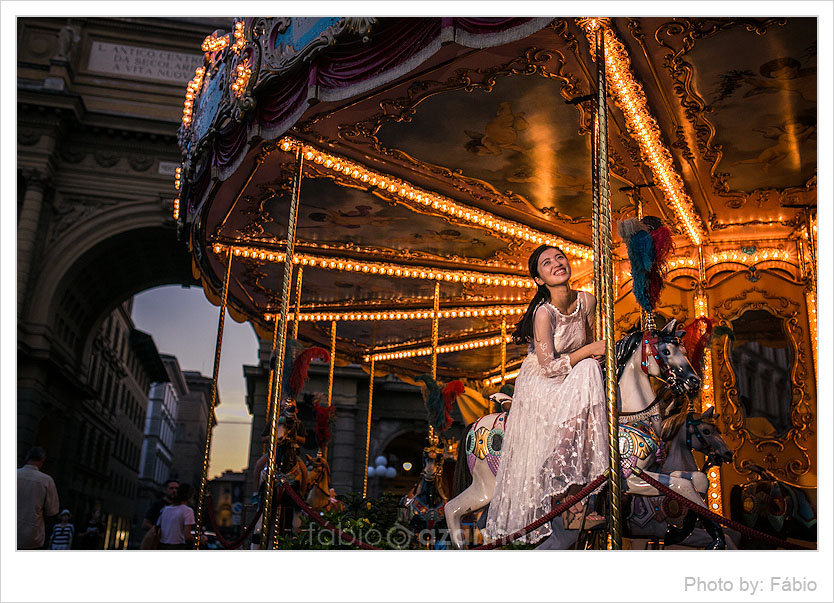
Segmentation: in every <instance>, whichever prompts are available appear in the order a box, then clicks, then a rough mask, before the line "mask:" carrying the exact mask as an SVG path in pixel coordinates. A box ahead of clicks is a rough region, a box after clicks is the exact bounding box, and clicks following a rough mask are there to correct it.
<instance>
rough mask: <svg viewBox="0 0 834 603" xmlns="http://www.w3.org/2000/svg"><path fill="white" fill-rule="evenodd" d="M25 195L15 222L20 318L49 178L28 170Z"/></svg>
mask: <svg viewBox="0 0 834 603" xmlns="http://www.w3.org/2000/svg"><path fill="white" fill-rule="evenodd" d="M25 177H26V193H25V195H24V197H23V207H22V208H21V210H20V216H19V218H18V221H17V315H18V317H20V315H21V313H22V308H23V307H24V301H25V300H26V293H27V288H28V284H29V274H30V272H31V268H32V257H33V256H34V250H35V243H36V242H37V236H38V224H39V223H40V218H41V209H42V207H43V199H44V192H45V191H46V189H47V187H48V186H49V178H48V177H47V176H46V175H45V174H44V173H43V172H41V171H40V170H30V171H29V172H28V173H26V174H25Z"/></svg>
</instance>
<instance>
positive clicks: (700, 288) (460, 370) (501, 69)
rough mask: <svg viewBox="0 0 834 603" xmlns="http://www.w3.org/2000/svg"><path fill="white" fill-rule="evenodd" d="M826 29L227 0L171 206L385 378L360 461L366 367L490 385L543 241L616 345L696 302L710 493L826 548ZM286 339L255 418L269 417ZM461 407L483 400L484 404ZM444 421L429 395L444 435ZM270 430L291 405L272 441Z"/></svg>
mask: <svg viewBox="0 0 834 603" xmlns="http://www.w3.org/2000/svg"><path fill="white" fill-rule="evenodd" d="M816 31H817V30H816V22H815V19H813V18H744V19H731V18H716V19H709V18H698V19H689V18H685V17H668V18H666V17H650V18H646V17H641V18H626V17H617V18H611V19H596V18H595V19H591V18H588V19H582V18H550V17H547V18H445V17H444V18H439V17H438V18H429V17H426V18H370V17H369V18H337V17H334V18H304V19H302V18H289V17H274V18H266V17H247V18H240V19H237V20H236V21H235V27H234V30H233V31H231V32H223V31H217V32H215V33H214V34H212V35H211V36H209V37H208V38H206V40H205V42H204V43H203V47H202V49H203V51H204V52H205V62H204V64H203V65H202V66H201V67H200V68H198V69H197V72H196V73H195V75H194V78H193V80H192V81H191V83H190V84H189V86H188V90H187V92H186V96H185V103H184V109H183V120H182V127H181V129H180V132H179V139H180V146H181V148H182V150H183V162H182V166H181V167H180V169H179V170H178V171H177V177H176V178H177V179H176V187H177V191H178V198H177V202H176V204H175V208H174V212H175V218H176V219H177V220H178V221H179V224H180V229H181V234H182V236H183V237H185V238H187V239H188V242H189V246H190V249H191V252H192V260H193V271H194V274H195V276H196V277H198V278H199V279H200V280H201V282H202V284H203V288H204V290H205V292H206V295H207V297H208V298H209V299H211V300H212V301H214V302H215V303H217V304H218V305H220V306H221V307H222V308H225V309H228V311H229V313H230V315H231V316H232V317H233V318H234V319H235V320H241V321H243V320H247V321H251V323H252V324H253V325H254V327H255V329H256V330H257V332H258V334H259V336H260V338H261V339H262V340H264V341H270V342H272V349H274V350H283V349H284V348H285V347H286V345H287V342H288V341H290V340H297V341H300V342H303V344H304V345H308V346H319V347H321V348H323V349H325V350H327V351H328V352H329V364H330V366H331V367H333V366H336V367H344V366H352V369H351V370H354V369H357V370H358V369H361V371H363V374H365V375H367V379H369V381H368V384H369V385H368V393H367V399H364V400H362V401H361V405H362V407H363V409H364V410H363V414H362V415H361V416H362V417H364V420H365V421H366V423H365V425H364V426H363V428H362V429H363V431H364V436H365V437H364V442H365V446H364V449H363V450H360V451H357V453H356V454H357V458H361V457H362V456H364V463H363V464H362V465H360V466H361V467H363V468H364V467H366V466H368V464H369V459H368V454H369V450H368V446H369V442H370V433H371V430H372V429H373V428H374V420H375V417H379V416H380V415H379V413H383V414H384V412H385V409H384V408H382V409H378V408H374V395H373V394H374V383H375V378H376V379H378V378H379V377H380V376H381V375H388V374H393V375H396V376H397V378H398V379H400V380H402V381H403V382H406V383H412V384H415V383H416V384H419V383H423V388H424V391H425V390H429V391H428V394H427V396H428V398H430V397H431V389H432V387H440V388H442V387H444V386H445V385H447V384H449V383H450V382H453V381H461V382H463V383H465V386H466V387H467V388H469V390H475V391H478V392H480V393H482V394H484V397H482V398H481V400H483V399H485V397H486V396H488V394H489V393H492V392H495V391H497V390H498V389H499V388H500V387H501V386H502V385H505V384H511V383H512V381H513V379H514V377H515V375H516V374H517V372H518V368H519V366H520V365H521V362H522V360H523V359H524V357H525V356H526V354H527V349H526V347H522V346H517V345H513V344H512V343H511V341H510V337H509V335H508V333H510V332H511V331H512V329H513V327H514V325H515V322H516V321H518V319H519V317H520V316H521V314H522V313H523V312H524V311H525V309H526V306H527V303H528V302H529V300H530V298H531V297H532V294H533V291H534V289H535V284H534V283H533V281H532V279H531V278H530V276H529V273H528V271H527V266H526V261H527V257H528V256H529V255H530V253H531V251H532V250H534V249H535V248H536V247H538V246H539V245H541V244H550V245H554V246H557V247H559V248H560V249H561V250H563V251H564V252H565V254H566V255H567V256H568V258H569V260H570V262H571V265H572V269H573V272H572V274H573V280H572V286H573V288H575V289H579V290H585V291H590V292H593V293H594V294H595V296H596V298H597V300H598V302H599V303H598V304H597V308H598V309H597V321H596V322H597V326H596V328H597V330H598V333H597V334H598V335H599V336H600V337H603V338H605V339H606V341H608V342H609V352H608V366H609V367H611V366H612V362H614V357H613V356H614V354H613V350H614V342H615V341H616V340H617V339H620V338H622V337H624V336H625V335H626V334H627V333H628V332H630V331H632V330H633V329H640V328H646V321H647V320H649V322H650V323H651V319H652V318H653V320H654V321H655V322H656V324H657V325H658V327H662V326H663V325H664V324H666V323H667V322H668V321H669V320H671V319H675V320H676V322H677V324H678V325H692V324H696V321H697V319H704V320H702V321H700V322H698V323H697V324H699V325H701V327H700V328H702V330H703V332H701V333H699V337H701V336H703V337H702V339H701V340H702V341H703V342H706V344H707V345H706V348H705V350H704V352H703V356H702V357H701V358H699V359H698V362H697V363H694V366H695V370H696V371H697V372H698V374H699V375H700V391H699V392H697V395H695V396H692V397H691V401H690V402H689V404H690V405H691V407H690V410H692V411H693V412H696V413H705V412H707V411H708V410H709V409H712V416H713V417H714V424H715V426H716V428H717V429H718V431H720V433H721V435H722V436H723V438H724V440H725V441H726V444H727V446H728V447H729V449H730V450H731V452H732V460H730V461H727V462H724V463H722V464H718V465H712V466H709V467H708V468H706V469H705V471H706V473H707V477H708V481H709V486H708V489H707V491H706V492H704V497H705V499H706V508H708V509H709V510H710V511H712V512H714V513H715V514H717V515H718V516H721V517H724V518H727V519H732V520H733V521H734V522H736V523H735V524H734V525H736V526H738V525H745V526H747V527H749V528H750V529H751V530H756V531H764V532H767V533H768V534H769V535H770V536H771V537H773V538H777V539H779V542H792V543H802V544H804V545H805V546H807V547H812V548H813V547H815V546H816V536H815V533H816V532H815V529H816V528H815V525H816V523H815V521H816V520H815V517H816V516H815V508H816V494H815V492H816V485H817V453H816V449H817V427H816V423H817V415H816V409H817V393H816V392H817V386H816V383H817V376H816V371H817V368H816V350H817V333H816V299H817V298H816V295H817V290H816V276H817V274H816V265H817V264H816V237H817V230H816V171H817V159H816V111H817V104H816V81H817V79H816V78H817V72H816ZM648 217H654V218H657V221H658V223H662V224H663V225H664V227H665V228H668V230H669V232H670V233H671V242H672V249H671V252H670V253H668V255H667V256H666V257H664V261H663V265H662V266H659V267H658V270H659V272H658V274H660V275H661V277H662V284H661V286H660V288H659V289H657V290H655V291H654V292H653V295H655V301H654V303H653V308H652V310H653V312H652V314H653V316H651V317H649V316H647V312H646V309H645V307H643V306H642V305H641V303H640V302H639V301H638V299H637V292H636V289H637V288H638V287H639V286H642V285H640V284H637V279H638V277H637V276H636V275H635V274H633V272H634V267H633V264H632V262H631V260H630V257H629V254H630V249H629V248H628V247H627V245H626V243H625V242H624V240H623V239H622V238H621V237H620V236H618V232H617V225H618V224H619V223H621V222H622V221H625V220H628V219H633V220H646V219H647V218H648ZM222 320H223V319H222V312H221V320H220V324H219V329H218V349H219V346H221V345H222V327H223V324H222ZM217 357H218V362H219V353H218V356H217ZM285 362H289V361H287V360H285V358H284V355H283V354H275V362H274V365H275V366H274V367H273V371H272V372H271V374H270V383H269V396H268V399H267V407H266V408H265V409H261V410H260V411H259V412H261V413H262V416H265V417H277V416H278V413H274V412H273V413H271V414H270V406H272V407H273V408H275V405H278V404H280V402H279V401H281V400H282V395H283V396H285V395H286V391H284V392H282V391H281V387H282V385H281V379H278V378H273V374H274V375H281V374H282V371H283V370H284V364H285ZM608 372H609V373H612V372H613V371H612V370H609V371H608ZM332 374H333V373H332V369H331V372H330V375H331V377H330V379H331V384H332ZM215 375H216V370H215ZM418 377H425V378H424V379H423V380H422V381H421V380H420V379H418ZM609 379H610V376H609ZM606 383H608V384H610V385H609V387H608V389H607V395H608V403H609V408H612V409H613V412H614V413H615V415H616V383H615V381H610V380H609V381H607V382H606ZM461 391H464V390H461ZM331 398H332V385H331V392H330V393H329V395H328V396H327V400H325V401H324V402H323V403H324V404H327V403H329V402H330V399H331ZM427 404H428V402H427ZM612 404H613V407H612ZM459 405H460V408H459V410H460V412H461V414H462V415H463V416H464V418H467V422H468V420H469V418H470V417H476V416H478V413H480V414H487V413H489V412H490V411H491V409H490V408H489V405H488V404H486V405H482V406H481V407H479V406H478V403H477V402H476V403H474V405H473V403H472V399H468V400H465V403H464V401H461V402H459ZM429 414H430V415H431V411H430V413H429ZM435 418H437V417H435ZM613 425H616V416H614V423H613ZM445 428H446V424H445V422H444V418H443V417H442V416H440V418H439V419H438V420H437V421H435V420H434V418H432V416H429V419H428V421H427V423H426V432H427V437H428V442H429V446H428V447H427V450H429V449H432V447H434V448H435V449H437V450H442V449H443V447H444V445H445V442H446V438H445V436H444V430H445ZM278 431H279V425H278V423H277V418H276V419H275V421H274V424H273V425H272V429H271V430H270V432H271V433H269V435H268V439H269V444H268V449H269V450H270V451H271V450H273V448H274V447H275V446H276V443H277V438H278V437H279V436H278ZM209 433H210V430H209ZM208 446H209V443H208V442H207V448H206V450H207V452H206V458H208ZM616 448H617V443H616V441H614V442H613V443H612V450H615V449H616ZM427 454H428V456H429V457H431V456H432V454H433V453H431V452H428V453H427ZM438 454H439V453H438ZM614 456H617V455H616V454H615V452H612V458H613V457H614ZM696 457H697V458H698V459H699V461H700V460H701V459H702V457H700V456H698V455H697V454H696ZM728 458H729V457H728ZM206 462H207V461H206ZM612 462H614V461H613V460H612ZM616 462H619V460H617V461H616ZM357 464H358V462H357ZM441 465H442V463H441ZM267 469H268V474H269V478H270V479H272V478H273V477H274V474H275V472H276V471H277V469H276V467H274V466H273V463H272V462H269V463H268V467H267ZM609 480H610V481H611V489H612V490H613V489H614V488H615V484H614V482H617V480H612V479H611V478H610V477H609ZM616 487H619V486H616ZM366 488H367V482H366V483H365V489H366ZM270 492H271V491H270V490H267V494H266V505H267V508H268V507H269V505H270V504H272V502H273V501H272V500H271V498H272V495H271V494H270ZM200 501H201V502H200V504H201V505H202V504H203V503H202V496H201V499H200ZM617 504H618V503H612V505H611V506H612V512H614V509H613V507H616V506H617ZM616 512H617V513H619V512H620V511H619V510H617V511H616ZM613 532H614V534H613V541H614V544H613V546H614V548H617V547H619V546H622V543H621V538H622V534H621V533H620V531H619V529H616V530H613ZM609 542H610V541H609ZM774 542H776V541H773V540H771V541H769V542H768V543H765V544H761V543H759V541H755V539H754V538H753V536H750V535H747V534H744V535H743V539H742V546H743V547H750V548H760V547H761V548H772V547H775V546H778V545H777V544H774ZM609 546H611V545H610V544H609Z"/></svg>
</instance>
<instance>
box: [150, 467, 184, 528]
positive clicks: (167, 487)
mask: <svg viewBox="0 0 834 603" xmlns="http://www.w3.org/2000/svg"><path fill="white" fill-rule="evenodd" d="M179 485H180V483H179V481H177V480H175V479H169V480H166V481H165V484H164V485H163V492H162V497H161V498H160V499H159V500H157V501H156V502H154V503H153V504H152V505H151V506H150V507H148V510H147V512H146V513H145V518H144V519H143V520H142V530H144V531H145V532H147V531H148V530H150V529H151V528H152V527H154V526H155V525H156V520H157V519H159V514H160V513H162V509H163V508H164V507H167V506H168V505H172V504H174V498H176V496H177V488H179Z"/></svg>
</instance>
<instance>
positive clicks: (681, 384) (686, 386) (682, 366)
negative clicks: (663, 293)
mask: <svg viewBox="0 0 834 603" xmlns="http://www.w3.org/2000/svg"><path fill="white" fill-rule="evenodd" d="M682 335H683V331H679V332H676V331H675V320H674V319H672V320H670V321H669V323H668V324H667V325H666V326H665V327H663V329H661V330H657V329H651V330H646V331H643V332H642V333H641V332H639V331H635V332H632V333H630V334H629V335H628V336H626V337H625V338H623V339H621V340H620V341H618V342H617V364H618V370H617V375H618V376H620V375H621V374H622V372H623V369H624V368H625V366H626V364H627V363H628V362H629V360H631V359H632V358H634V359H637V358H639V360H640V367H641V368H642V369H643V372H644V373H646V374H647V375H651V376H652V377H657V378H658V379H660V380H661V381H663V382H665V383H666V385H667V386H668V387H669V389H670V391H671V392H672V393H673V394H674V395H675V396H681V395H683V394H694V393H697V392H698V391H699V390H700V388H701V378H700V377H699V376H698V374H697V373H696V372H695V369H693V368H692V365H691V364H690V363H689V359H688V358H687V357H686V350H685V349H684V347H683V344H682V343H681V336H682Z"/></svg>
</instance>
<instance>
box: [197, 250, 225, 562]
mask: <svg viewBox="0 0 834 603" xmlns="http://www.w3.org/2000/svg"><path fill="white" fill-rule="evenodd" d="M228 254H229V261H228V263H227V265H226V278H225V280H224V281H223V298H222V299H221V301H220V318H219V319H218V322H217V339H216V341H215V344H214V370H213V371H212V375H211V403H210V405H209V412H208V419H207V421H206V446H205V448H204V449H203V469H202V473H201V474H200V496H199V499H198V502H197V516H196V517H195V518H194V548H195V549H199V548H200V539H201V537H202V529H203V506H204V505H205V500H206V483H207V481H208V468H209V455H210V453H211V434H212V422H213V420H214V407H215V406H216V405H217V379H218V377H219V375H220V353H221V351H222V349H223V323H224V321H225V318H226V301H227V299H228V296H229V281H230V280H231V275H232V250H231V248H229V250H228Z"/></svg>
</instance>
